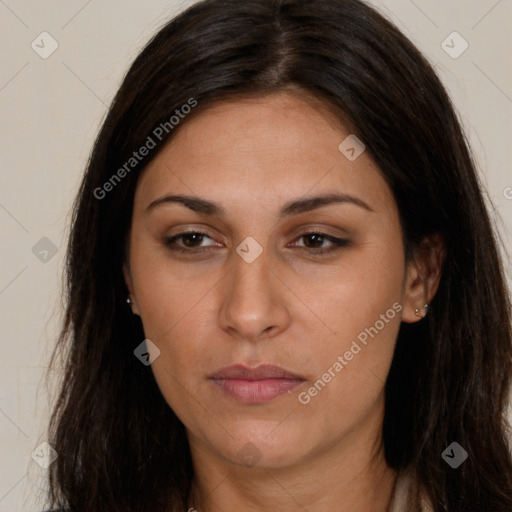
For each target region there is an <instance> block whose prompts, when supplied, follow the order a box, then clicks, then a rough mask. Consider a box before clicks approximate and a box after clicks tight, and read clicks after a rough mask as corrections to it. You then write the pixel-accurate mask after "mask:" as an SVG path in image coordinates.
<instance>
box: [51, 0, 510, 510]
mask: <svg viewBox="0 0 512 512" xmlns="http://www.w3.org/2000/svg"><path fill="white" fill-rule="evenodd" d="M287 87H295V88H300V89H301V90H304V91H307V92H309V93H311V94H313V95H315V96H316V97H318V98H320V99H322V100H323V101H325V103H326V104H327V105H330V106H331V107H332V110H333V112H340V111H341V112H343V117H344V119H345V120H348V121H349V122H350V123H351V126H352V127H353V130H355V133H356V135H357V137H359V138H360V139H361V140H362V141H363V142H364V144H365V145H366V148H367V151H368V152H369V154H370V155H371V157H372V158H373V160H374V161H375V162H376V164H377V165H378V167H379V168H380V170H381V172H382V174H383V176H384V177H385V179H386V180H387V183H388V184H389V186H390V187H391V189H392V191H393V194H394V197H395V200H396V202H397V205H398V208H399V212H400V218H401V222H402V226H403V233H404V243H405V247H406V248H407V254H408V255H410V253H411V252H410V251H411V250H412V248H414V247H415V245H416V244H418V243H419V241H420V240H421V239H422V238H423V237H424V236H425V235H427V234H430V233H434V232H437V233H441V234H442V236H443V237H444V240H445V242H446V259H445V264H444V269H443V274H442V279H441V283H440V287H439V290H438V292H437V294H436V297H435V299H434V300H433V302H432V304H431V307H430V311H429V314H428V316H427V317H426V318H425V319H424V320H423V321H421V322H418V323H417V324H402V326H401V329H400V333H399V336H398V340H397V345H396V350H395V355H394V360H393V364H392V367H391V370H390V373H389V376H388V379H387V382H386V410H385V419H384V425H383V442H384V449H385V455H386V459H387V462H388V464H389V465H390V466H391V467H393V468H395V469H397V470H402V469H408V468H409V469H412V470H414V472H415V474H416V476H417V480H418V482H419V483H420V484H421V485H422V486H423V487H424V489H425V490H426V492H427V493H428V495H429V497H430V498H431V500H432V503H433V505H434V509H435V511H436V512H437V511H450V512H462V511H484V510H485V511H486V512H498V511H499V512H503V511H505V510H506V511H511V510H512V462H511V457H510V449H509V445H508V439H507V435H508V431H507V428H508V426H507V423H506V418H505V410H506V405H507V404H508V396H509V395H508V391H509V384H510V377H511V360H512V358H511V346H512V343H511V341H512V336H511V324H510V310H511V308H510V298H509V295H508V293H507V290H506V286H505V279H504V275H503V268H502V263H501V262H500V258H499V253H498V249H497V237H496V235H495V234H494V231H493V227H492V225H491V222H490V220H489V215H488V212H487V211H486V207H485V204H484V200H483V197H482V191H481V186H480V184H479V182H478V178H477V174H476V172H475V167H474V164H473V162H472V158H471V155H470V152H469V149H468V145H467V142H466V140H465V137H464V134H463V132H462V129H461V127H460V125H459V122H458V120H457V116H456V114H455V112H454V108H453V106H452V104H451V102H450V100H449V98H448V96H447V94H446V92H445V89H444V88H443V86H442V84H441V83H440V80H439V79H438V77H437V76H436V74H435V73H434V71H433V69H432V67H431V66H430V65H429V64H428V62H427V61H426V60H425V58H423V57H422V55H421V54H420V53H419V52H418V50H417V49H416V48H415V47H414V46H413V45H412V44H411V42H410V41H409V40H408V39H407V38H406V37H405V36H404V35H402V34H401V33H400V31H399V30H398V29H397V28H396V27H395V26H394V25H393V24H391V23H390V22H389V21H387V20H386V19H385V18H384V17H382V16H381V15H380V14H378V13H377V12H376V11H375V10H374V9H372V8H370V7H368V6H367V5H366V4H364V3H363V2H361V1H359V0H251V1H240V0H206V1H202V2H199V3H197V4H196V5H194V6H192V7H191V8H189V9H188V10H186V11H185V12H184V13H182V14H181V15H180V16H178V17H177V18H175V19H174V20H171V21H170V22H169V23H167V24H166V25H165V26H164V27H163V28H162V29H161V30H160V31H159V32H158V33H157V34H156V35H155V37H154V38H153V39H152V40H151V41H150V42H149V44H148V45H147V46H146V47H145V48H144V50H143V51H142V52H141V53H140V55H139V56H138V57H137V58H136V60H135V61H134V63H133V65H132V66H131V68H130V69H129V71H128V73H127V75H126V77H125V78H124V81H123V83H122V85H121V87H120V89H119V91H118V93H117V95H116V97H115V99H114V101H113V103H112V106H111V108H110V110H109V112H108V115H107V117H106V119H105V121H104V123H103V126H102V128H101V131H100V133H99V134H98V137H97V139H96V142H95V145H94V148H93V151H92V154H91V157H90V161H89V163H88V166H87V170H86V172H85V176H84V178H83V181H82V184H81V187H80V191H79V193H78V197H77V198H76V202H75V205H74V214H73V219H72V231H71V236H70V240H69V247H68V255H67V267H66V270H67V275H66V278H67V279H66V285H67V288H66V299H67V309H66V316H65V323H64V325H63V328H62V332H61V336H60V339H59V342H58V344H57V346H56V349H55V352H54V354H53V357H52V364H53V363H54V359H55V358H56V357H57V354H59V355H61V356H62V357H64V360H65V372H64V376H63V380H62V387H61V391H60V395H59V397H58V400H57V402H56V405H55V409H54V411H53V415H52V418H51V422H50V425H49V442H50V444H52V445H53V446H54V447H55V449H56V450H57V452H58V454H59V457H58V459H57V460H56V461H55V462H54V463H53V465H52V466H51V467H50V470H49V471H50V473H49V483H50V494H49V504H50V506H58V507H67V508H68V509H69V510H71V511H73V512H78V511H86V512H91V511H94V512H102V511H108V512H128V511H129V512H155V511H160V510H162V511H164V510H167V511H170V510H186V496H187V493H188V491H189V487H190V482H191V479H192V477H193V467H192V464H191V460H190V454H189V447H188V444H187V437H186V435H185V429H184V426H183V425H182V423H181V422H180V421H179V420H178V418H177V417H176V416H175V414H174V413H173V411H172V410H171V409H170V408H169V406H168V405H167V403H166V402H165V400H164V399H163V397H162V395H161V393H160V391H159V389H158V386H157V385H156V382H155V379H154V377H153V374H152V372H151V369H150V367H147V366H144V365H142V364H141V363H140V361H138V360H137V358H136V357H134V354H133V351H134V349H135V347H137V346H138V345H139V344H140V343H141V341H142V340H143V339H144V332H143V329H142V325H141V322H140V319H139V318H138V317H137V316H134V315H132V314H131V311H130V309H129V308H128V307H127V305H126V303H125V298H126V296H127V289H126V286H125V284H124V281H123V276H122V264H123V261H124V257H125V251H124V249H125V244H126V235H127V233H128V231H129V228H130V220H131V214H132V203H133V197H134V191H135V187H136V184H137V178H138V176H139V175H140V172H141V171H142V170H143V169H144V168H145V166H146V165H147V164H148V163H149V162H150V161H151V159H152V158H154V156H155V155H156V154H158V151H159V150H160V149H161V148H162V147H163V145H164V144H165V143H166V142H167V141H168V140H170V138H171V137H172V136H173V135H174V133H176V131H177V130H179V128H180V127H181V126H182V125H183V124H184V123H186V122H187V120H188V119H190V118H192V117H193V116H195V115H198V113H200V112H201V111H202V110H203V109H205V108H208V107H209V106H211V105H212V104H213V103H214V102H217V101H222V100H223V99H227V98H230V97H234V96H244V95H264V94H267V93H270V92H274V91H278V90H282V89H284V88H287ZM191 98H194V100H195V101H197V107H195V109H194V110H193V112H191V113H190V114H189V115H188V116H187V117H186V118H185V119H183V120H181V121H180V124H179V126H176V127H173V128H172V129H171V128H170V126H169V119H170V117H171V116H172V115H173V113H175V112H176V110H177V109H178V110H179V109H181V108H182V106H183V105H185V104H187V103H188V102H189V100H190V99H191ZM162 123H164V124H165V123H167V125H165V126H166V127H167V130H161V132H162V133H161V138H159V139H158V146H157V147H156V148H155V149H154V150H152V152H151V153H150V154H149V155H148V156H146V157H145V158H144V159H142V160H141V161H140V162H137V164H136V165H134V166H133V168H130V170H129V172H126V173H124V174H123V173H121V174H123V176H122V179H119V180H115V181H110V183H111V186H110V187H105V186H104V185H105V183H107V182H109V180H111V179H112V176H113V174H115V173H117V171H118V169H120V168H122V167H123V165H126V162H127V161H129V159H130V157H131V156H132V154H133V151H134V150H137V149H138V148H140V147H141V146H142V145H143V144H144V143H145V141H147V138H148V136H150V135H151V134H152V133H154V130H155V128H156V127H158V126H161V125H162ZM158 133H160V132H158ZM117 175H118V177H119V173H117ZM106 188H108V193H105V194H104V195H103V193H101V194H100V193H99V192H98V190H99V189H102V190H105V189H106ZM100 196H101V197H100ZM452 442H457V443H458V444H459V445H461V446H462V447H463V448H464V449H465V451H466V452H467V453H468V459H467V460H466V461H465V462H464V463H463V464H462V465H461V466H460V467H458V468H457V469H452V468H451V467H450V466H449V465H448V464H447V463H446V462H445V461H444V460H443V458H442V457H441V454H442V452H443V450H445V448H446V447H447V446H448V445H450V443H452Z"/></svg>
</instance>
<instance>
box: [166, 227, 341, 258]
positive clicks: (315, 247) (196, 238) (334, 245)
mask: <svg viewBox="0 0 512 512" xmlns="http://www.w3.org/2000/svg"><path fill="white" fill-rule="evenodd" d="M205 238H209V239H210V240H213V239H212V238H211V237H210V236H208V235H207V234H206V233H203V232H200V231H189V232H184V233H179V234H177V235H174V236H172V237H168V238H166V239H165V245H166V246H167V247H168V248H169V249H171V250H173V251H179V252H184V253H198V252H204V251H205V250H208V248H210V247H212V246H211V245H210V246H208V245H206V246H203V245H197V244H201V243H202V242H203V241H204V239H205ZM301 239H304V240H307V243H306V244H305V245H294V246H292V247H301V248H303V249H306V250H307V251H309V252H311V253H313V254H325V253H328V252H333V251H335V250H337V249H339V248H341V247H344V246H347V245H349V243H350V242H349V241H348V240H345V239H342V238H337V237H334V236H331V235H327V234H325V233H317V232H310V233H303V234H302V235H300V236H299V237H298V240H301ZM177 240H181V242H182V243H181V245H176V244H175V242H176V241H177ZM326 241H327V242H329V243H330V244H331V245H330V246H328V247H325V246H324V242H326ZM311 246H312V247H311Z"/></svg>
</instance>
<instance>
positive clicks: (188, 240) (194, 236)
mask: <svg viewBox="0 0 512 512" xmlns="http://www.w3.org/2000/svg"><path fill="white" fill-rule="evenodd" d="M205 238H209V239H210V240H211V239H212V238H211V237H209V236H208V235H207V234H206V233H202V232H200V231H186V232H184V233H179V234H177V235H175V236H172V237H169V238H166V239H165V245H166V246H167V247H169V249H171V250H176V251H181V252H201V251H203V250H204V249H206V248H208V247H210V246H201V243H202V242H203V241H204V239H205ZM178 240H181V244H176V241H178ZM187 248H188V249H190V250H187ZM195 249H196V250H195ZM197 249H199V251H197Z"/></svg>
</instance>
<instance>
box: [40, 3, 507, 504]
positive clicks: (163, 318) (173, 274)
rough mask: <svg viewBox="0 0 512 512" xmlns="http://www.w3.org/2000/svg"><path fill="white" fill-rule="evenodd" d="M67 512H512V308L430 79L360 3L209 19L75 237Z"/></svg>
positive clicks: (155, 64)
mask: <svg viewBox="0 0 512 512" xmlns="http://www.w3.org/2000/svg"><path fill="white" fill-rule="evenodd" d="M67 270H68V289H67V292H68V307H67V314H66V320H65V325H64V328H63V331H62V335H61V338H60V343H59V345H58V346H57V348H56V352H55V354H54V357H55V355H56V354H57V353H58V352H59V353H61V352H62V350H64V354H65V356H66V361H67V365H66V371H65V375H64V379H63V382H62V390H61V393H60V397H59V400H58V402H57V404H56V407H55V410H54V413H53V417H52V422H51V424H50V443H51V444H52V445H53V446H54V448H55V449H56V450H57V452H58V454H59V457H58V459H57V460H56V461H55V462H54V464H53V465H52V466H51V467H50V500H49V501H50V503H49V505H50V506H51V507H64V508H67V509H69V510H72V511H88V512H89V511H95V512H100V511H109V512H113V511H130V512H133V511H141V512H142V511H166V512H171V511H178V510H197V511H199V512H208V511H224V510H254V511H258V510H279V511H291V510H293V511H295V510H308V511H311V512H316V511H323V510H336V511H339V512H346V511H354V510H357V511H372V512H377V511H378V512H380V511H382V512H384V511H420V510H421V511H427V510H430V511H436V512H438V511H450V512H459V511H486V512H492V511H505V510H507V511H510V510H512V465H511V458H510V450H509V445H508V438H507V436H508V430H507V429H508V426H507V424H506V420H505V415H504V412H505V409H506V405H507V403H508V398H509V395H508V391H509V380H510V362H511V332H510V302H509V298H508V295H507V290H506V287H505V282H504V277H503V270H502V264H501V262H500V259H499V256H498V250H497V242H496V238H495V235H494V233H493V228H492V226H491V224H490V221H489V216H488V213H487V211H486V208H485V206H484V201H483V199H482V192H481V190H480V185H479V183H478V180H477V176H476V172H475V169H474V165H473V163H472V160H471V157H470V153H469V149H468V147H467V144H466V141H465V138H464V135H463V133H462V130H461V127H460V125H459V123H458V121H457V118H456V114H455V113H454V109H453V107H452V105H451V103H450V100H449V99H448V97H447V94H446V92H445V90H444V88H443V87H442V85H441V83H440V81H439V79H438V78H437V77H436V75H435V73H434V72H433V70H432V68H431V66H430V65H429V64H428V63H427V62H426V60H425V59H424V58H423V57H422V56H421V55H420V54H419V52H418V50H417V49H415V48H414V47H413V45H412V44H411V43H410V42H409V41H408V40H407V39H406V38H405V37H404V36H403V35H402V34H401V33H400V32H399V31H398V29H397V28H396V27H394V26H393V25H392V24H391V23H390V22H389V21H387V20H385V19H384V18H383V17H382V16H381V15H379V14H378V13H377V12H375V11H374V10H373V9H371V8H370V7H368V6H366V5H365V4H363V3H362V2H360V1H358V0H329V1H327V0H307V1H305V0H281V1H279V0H255V1H250V2H239V1H238V0H207V1H204V2H200V3H198V4H196V5H195V6H193V7H191V8H190V9H188V10H187V11H186V12H184V13H183V14H181V15H180V16H178V17H177V18H176V19H175V20H173V21H171V22H170V23H168V24H167V25H166V26H165V27H163V28H162V29H161V30H160V31H159V33H158V34H157V35H156V36H155V37H154V38H153V40H152V41H151V42H150V43H149V44H148V45H147V47H146V48H145V49H144V50H143V51H142V53H141V54H140V55H139V56H138V58H137V59H136V60H135V62H134V63H133V65H132V67H131V68H130V70H129V72H128V74H127V75H126V77H125V79H124V82H123V84H122V85H121V87H120V89H119V92H118V94H117V96H116V98H115V100H114V102H113V104H112V107H111V109H110V111H109V113H108V116H107V118H106V120H105V122H104V124H103V127H102V129H101V131H100V133H99V135H98V138H97V141H96V144H95V146H94V149H93V152H92V156H91V159H90V162H89V165H88V169H87V172H86V174H85V177H84V180H83V183H82V186H81V189H80V192H79V195H78V198H77V201H76V205H75V214H74V218H73V226H72V233H71V238H70V243H69V252H68V265H67Z"/></svg>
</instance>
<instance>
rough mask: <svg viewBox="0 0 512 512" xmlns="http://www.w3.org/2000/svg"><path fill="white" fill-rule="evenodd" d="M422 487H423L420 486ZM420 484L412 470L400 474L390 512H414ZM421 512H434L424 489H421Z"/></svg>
mask: <svg viewBox="0 0 512 512" xmlns="http://www.w3.org/2000/svg"><path fill="white" fill-rule="evenodd" d="M420 487H421V486H420ZM417 488H418V482H417V481H416V480H415V478H414V474H413V472H412V471H411V470H406V471H401V472H399V473H398V476H397V479H396V483H395V488H394V492H393V498H392V501H391V506H390V509H389V510H390V512H402V511H403V510H413V503H414V502H415V500H414V496H415V495H416V492H415V491H416V489H417ZM419 494H420V501H421V509H420V510H421V512H433V510H434V509H433V507H432V503H431V501H430V499H429V498H428V496H427V494H426V493H425V492H424V490H423V489H421V488H420V492H419Z"/></svg>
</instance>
